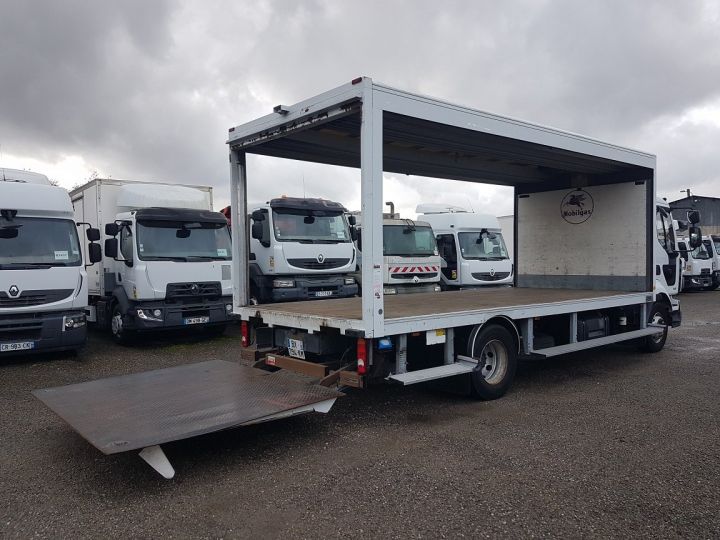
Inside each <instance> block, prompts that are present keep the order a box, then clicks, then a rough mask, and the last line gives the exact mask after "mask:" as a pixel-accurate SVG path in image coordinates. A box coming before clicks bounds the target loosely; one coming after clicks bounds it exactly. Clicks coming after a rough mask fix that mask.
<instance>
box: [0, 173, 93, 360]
mask: <svg viewBox="0 0 720 540" xmlns="http://www.w3.org/2000/svg"><path fill="white" fill-rule="evenodd" d="M83 230H85V231H87V232H86V235H87V237H88V239H90V240H99V238H100V234H99V231H98V230H97V229H94V228H92V229H84V228H83ZM81 242H82V241H81V240H80V238H78V231H77V227H76V224H75V220H74V215H73V208H72V205H71V204H70V197H69V196H68V193H67V191H65V190H64V189H63V188H61V187H56V186H53V185H51V184H50V182H49V180H48V178H47V177H46V176H45V175H42V174H38V173H31V172H28V171H18V170H13V169H0V358H1V357H2V356H3V355H6V354H12V353H20V352H27V351H51V350H67V349H77V348H79V347H81V346H82V345H83V344H84V343H85V338H86V331H87V327H86V317H85V309H86V307H87V305H88V280H87V273H86V271H85V262H84V261H83V250H82V249H81ZM85 251H86V253H87V255H88V256H87V258H86V259H85V260H87V261H88V264H92V262H93V261H98V260H99V258H100V245H99V244H96V243H94V242H92V243H91V244H90V247H88V248H87V249H86V250H85Z"/></svg>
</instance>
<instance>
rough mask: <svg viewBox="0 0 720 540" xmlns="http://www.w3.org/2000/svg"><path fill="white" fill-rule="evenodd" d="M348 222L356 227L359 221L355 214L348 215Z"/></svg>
mask: <svg viewBox="0 0 720 540" xmlns="http://www.w3.org/2000/svg"><path fill="white" fill-rule="evenodd" d="M348 223H349V224H350V226H351V227H354V226H355V224H356V223H357V219H355V216H348Z"/></svg>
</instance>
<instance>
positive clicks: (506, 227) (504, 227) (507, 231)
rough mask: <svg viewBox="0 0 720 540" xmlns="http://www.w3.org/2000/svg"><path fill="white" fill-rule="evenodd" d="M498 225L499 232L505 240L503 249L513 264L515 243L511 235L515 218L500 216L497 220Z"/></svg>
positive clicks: (513, 230) (513, 232)
mask: <svg viewBox="0 0 720 540" xmlns="http://www.w3.org/2000/svg"><path fill="white" fill-rule="evenodd" d="M497 219H498V222H499V223H500V230H501V232H502V235H503V238H504V239H505V247H506V248H507V250H508V255H509V256H510V260H511V261H513V262H515V242H514V240H513V235H514V234H515V216H500V217H498V218H497Z"/></svg>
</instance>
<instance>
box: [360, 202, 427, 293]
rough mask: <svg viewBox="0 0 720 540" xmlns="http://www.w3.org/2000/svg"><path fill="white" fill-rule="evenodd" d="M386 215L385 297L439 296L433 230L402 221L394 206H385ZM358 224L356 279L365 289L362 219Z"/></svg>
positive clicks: (425, 223)
mask: <svg viewBox="0 0 720 540" xmlns="http://www.w3.org/2000/svg"><path fill="white" fill-rule="evenodd" d="M385 205H386V206H389V207H390V212H386V213H384V214H383V265H382V273H383V294H407V293H421V292H440V290H441V289H440V255H439V253H438V247H437V243H436V242H435V235H434V234H433V229H432V227H431V226H430V224H429V223H427V222H426V221H414V220H411V219H402V218H400V214H397V213H395V205H394V204H393V203H392V202H386V203H385ZM361 214H362V213H361V212H353V213H352V217H353V218H355V220H356V224H357V225H356V226H357V240H356V244H357V247H358V267H357V271H356V272H355V278H356V279H357V280H358V282H360V284H361V285H362V272H361V271H360V268H361V267H362V219H361V218H362V216H361Z"/></svg>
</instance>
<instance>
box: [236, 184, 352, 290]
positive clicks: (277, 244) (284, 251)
mask: <svg viewBox="0 0 720 540" xmlns="http://www.w3.org/2000/svg"><path fill="white" fill-rule="evenodd" d="M346 212H347V210H346V209H345V207H344V206H343V205H341V204H340V203H337V202H334V201H328V200H326V199H309V198H297V197H280V198H277V199H272V200H270V201H269V202H268V203H266V204H262V205H254V206H253V208H252V211H251V213H250V221H251V223H252V227H251V229H250V232H251V234H250V236H251V238H250V253H251V254H250V265H249V268H248V272H249V275H248V279H249V282H250V288H251V292H250V295H251V297H252V299H253V302H255V303H267V302H288V301H294V300H312V299H318V298H345V297H348V296H355V295H356V294H357V292H358V286H357V283H356V282H355V278H353V277H352V276H351V275H350V272H352V271H353V269H354V268H355V261H356V253H355V247H354V245H353V238H352V237H353V232H352V230H351V226H350V223H349V222H348V219H347V217H346V215H345V214H346Z"/></svg>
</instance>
